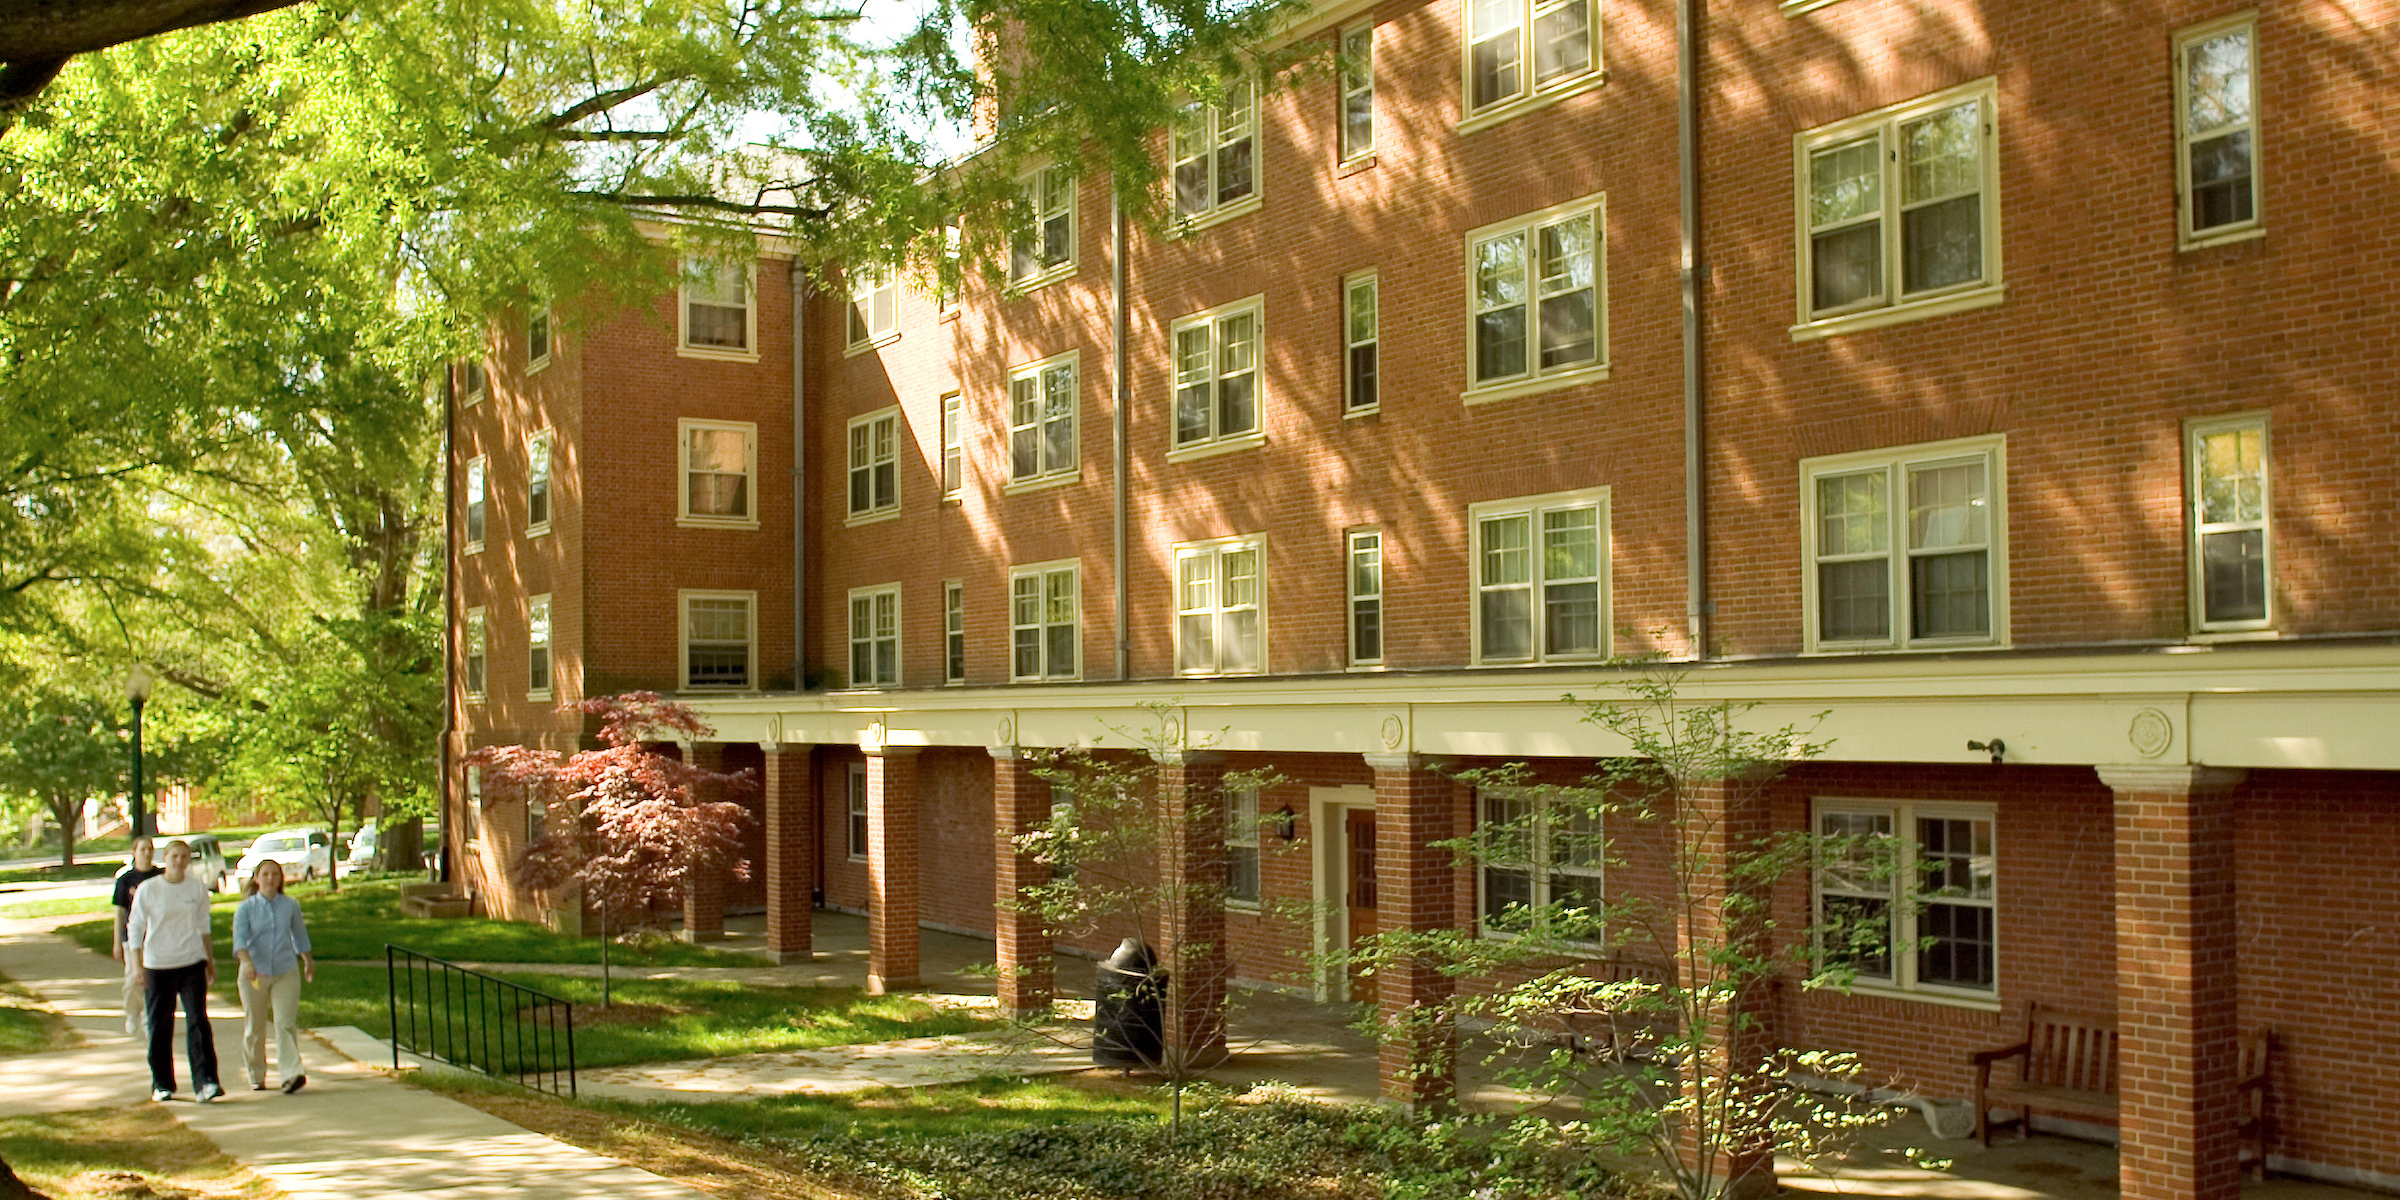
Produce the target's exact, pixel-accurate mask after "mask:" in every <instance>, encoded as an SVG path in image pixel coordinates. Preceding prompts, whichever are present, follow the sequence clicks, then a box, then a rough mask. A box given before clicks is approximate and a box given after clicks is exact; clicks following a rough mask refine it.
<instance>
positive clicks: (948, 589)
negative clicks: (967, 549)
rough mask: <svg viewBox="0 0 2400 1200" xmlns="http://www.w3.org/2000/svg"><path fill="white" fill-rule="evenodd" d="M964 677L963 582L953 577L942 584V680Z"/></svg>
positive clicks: (965, 640)
mask: <svg viewBox="0 0 2400 1200" xmlns="http://www.w3.org/2000/svg"><path fill="white" fill-rule="evenodd" d="M966 681H967V585H966V584H965V582H963V581H961V580H957V579H951V580H946V581H944V582H943V584H942V682H944V683H965V682H966Z"/></svg>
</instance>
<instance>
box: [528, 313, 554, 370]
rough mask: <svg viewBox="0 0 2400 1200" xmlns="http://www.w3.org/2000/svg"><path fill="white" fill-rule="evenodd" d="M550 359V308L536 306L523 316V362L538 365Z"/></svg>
mask: <svg viewBox="0 0 2400 1200" xmlns="http://www.w3.org/2000/svg"><path fill="white" fill-rule="evenodd" d="M548 361H550V310H549V309H548V308H537V309H535V310H533V312H532V314H531V315H529V316H527V317H526V318H525V362H526V364H527V365H529V366H532V365H539V364H541V363H545V362H548Z"/></svg>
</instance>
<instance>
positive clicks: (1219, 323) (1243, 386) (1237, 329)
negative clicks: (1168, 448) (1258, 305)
mask: <svg viewBox="0 0 2400 1200" xmlns="http://www.w3.org/2000/svg"><path fill="white" fill-rule="evenodd" d="M1259 326H1260V321H1259V314H1258V310H1256V309H1245V310H1243V311H1241V312H1233V313H1225V314H1223V315H1220V316H1216V317H1212V318H1209V319H1207V320H1203V321H1196V322H1194V323H1192V324H1189V325H1186V326H1183V327H1181V328H1178V329H1177V330H1176V331H1175V444H1176V445H1177V446H1179V447H1180V446H1196V445H1202V444H1205V443H1208V442H1213V441H1220V440H1223V439H1226V438H1231V437H1239V436H1243V435H1246V434H1252V433H1256V432H1258V427H1259V426H1258V421H1259V417H1258V408H1259V405H1258V342H1259V336H1260V328H1259Z"/></svg>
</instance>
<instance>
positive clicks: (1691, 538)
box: [1675, 0, 1715, 660]
mask: <svg viewBox="0 0 2400 1200" xmlns="http://www.w3.org/2000/svg"><path fill="white" fill-rule="evenodd" d="M1699 3H1700V0H1675V159H1676V162H1675V167H1676V178H1677V182H1678V184H1679V185H1680V190H1681V193H1682V210H1683V211H1682V219H1683V270H1682V277H1683V560H1684V571H1685V575H1686V583H1685V589H1686V592H1685V597H1684V617H1685V623H1686V626H1687V629H1686V636H1688V637H1689V638H1690V639H1691V653H1692V657H1693V658H1694V659H1696V660H1697V659H1705V658H1708V657H1709V649H1708V622H1709V618H1710V617H1712V616H1714V615H1715V613H1714V611H1713V610H1714V608H1715V604H1714V602H1713V601H1711V600H1710V599H1709V598H1708V494H1707V492H1706V490H1705V489H1706V487H1707V483H1708V472H1707V468H1706V464H1705V463H1704V462H1703V461H1702V452H1703V448H1704V447H1705V445H1706V441H1705V439H1704V436H1703V434H1704V428H1705V427H1704V425H1703V421H1704V420H1705V418H1706V416H1707V404H1706V400H1707V383H1706V376H1705V374H1704V366H1705V359H1704V356H1703V354H1702V351H1701V344H1700V336H1701V321H1700V295H1701V288H1702V286H1703V285H1705V284H1706V283H1707V282H1708V264H1707V263H1706V262H1705V261H1703V260H1702V259H1701V257H1700V20H1701V17H1702V15H1703V14H1702V13H1701V11H1700V10H1699V8H1698V5H1699Z"/></svg>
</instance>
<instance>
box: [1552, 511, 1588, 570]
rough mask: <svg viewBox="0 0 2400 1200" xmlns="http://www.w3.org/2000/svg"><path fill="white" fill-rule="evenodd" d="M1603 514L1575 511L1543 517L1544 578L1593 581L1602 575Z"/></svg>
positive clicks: (1560, 512) (1559, 512)
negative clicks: (1591, 579)
mask: <svg viewBox="0 0 2400 1200" xmlns="http://www.w3.org/2000/svg"><path fill="white" fill-rule="evenodd" d="M1599 521H1600V514H1599V512H1598V511H1597V510H1595V509H1589V508H1571V509H1565V510H1562V511H1558V512H1546V513H1543V514H1542V578H1544V579H1590V578H1593V577H1595V576H1597V575H1599V574H1600V526H1599Z"/></svg>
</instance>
